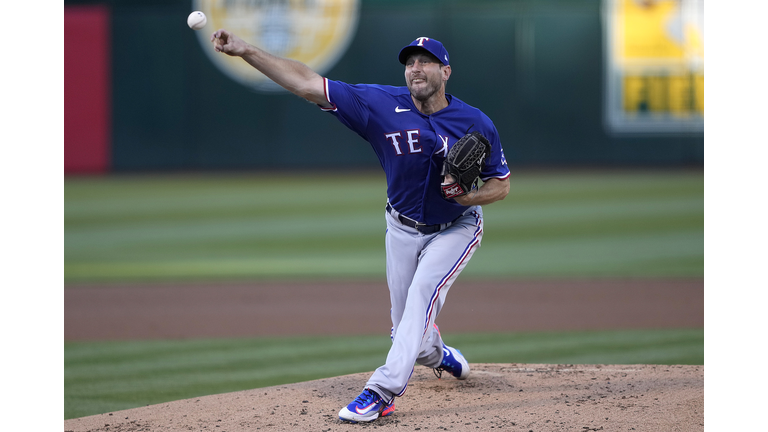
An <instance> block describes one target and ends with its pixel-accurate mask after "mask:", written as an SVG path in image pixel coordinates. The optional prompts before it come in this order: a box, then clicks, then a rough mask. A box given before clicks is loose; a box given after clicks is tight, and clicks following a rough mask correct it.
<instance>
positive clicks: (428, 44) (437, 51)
mask: <svg viewBox="0 0 768 432" xmlns="http://www.w3.org/2000/svg"><path fill="white" fill-rule="evenodd" d="M416 50H426V51H429V52H430V53H432V55H433V56H435V57H437V59H438V60H440V61H441V62H443V64H444V65H446V66H448V65H450V64H451V62H450V61H449V60H448V50H446V49H445V47H444V46H443V44H442V43H441V42H440V41H439V40H437V39H432V38H428V37H426V36H421V37H417V38H416V40H414V41H413V42H411V43H410V44H409V45H406V46H405V47H404V48H403V49H402V50H400V55H399V56H398V57H397V58H398V60H400V63H402V64H405V62H406V61H407V60H408V56H409V55H411V53H412V52H413V51H416Z"/></svg>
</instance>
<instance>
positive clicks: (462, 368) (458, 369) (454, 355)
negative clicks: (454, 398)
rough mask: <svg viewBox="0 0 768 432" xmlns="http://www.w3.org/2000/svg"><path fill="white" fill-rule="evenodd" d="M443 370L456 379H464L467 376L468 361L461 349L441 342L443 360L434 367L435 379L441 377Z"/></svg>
mask: <svg viewBox="0 0 768 432" xmlns="http://www.w3.org/2000/svg"><path fill="white" fill-rule="evenodd" d="M443 371H447V372H448V373H449V374H451V375H453V376H455V377H456V378H457V379H460V380H465V379H467V377H468V376H469V363H467V359H465V358H464V356H463V355H462V354H461V351H459V350H457V349H456V348H451V347H449V346H447V345H445V344H443V361H442V362H441V363H440V366H438V367H436V368H435V369H434V372H435V376H437V379H440V377H442V375H443Z"/></svg>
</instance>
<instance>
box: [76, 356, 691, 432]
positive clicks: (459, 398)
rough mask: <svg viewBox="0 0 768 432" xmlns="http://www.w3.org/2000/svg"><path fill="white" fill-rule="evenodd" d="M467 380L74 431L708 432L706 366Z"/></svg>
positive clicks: (82, 421)
mask: <svg viewBox="0 0 768 432" xmlns="http://www.w3.org/2000/svg"><path fill="white" fill-rule="evenodd" d="M471 367H472V373H471V375H470V376H469V379H467V380H466V381H458V380H456V379H454V378H453V377H448V378H445V377H444V378H443V379H442V380H438V379H437V378H435V377H434V376H433V374H432V370H431V369H428V368H424V367H421V366H417V367H416V370H415V371H414V374H413V377H412V379H411V381H410V385H409V387H408V391H407V392H406V394H405V395H404V396H403V397H401V398H398V399H397V400H396V402H395V406H396V410H395V413H394V414H393V415H392V416H390V417H384V418H380V419H378V420H376V421H374V422H373V423H367V424H363V423H361V424H349V423H344V422H341V421H340V420H339V419H338V416H337V414H338V412H339V409H341V408H342V407H343V406H344V405H346V404H347V403H349V402H350V401H351V400H352V399H353V398H354V397H355V396H357V395H358V394H359V393H360V391H361V390H362V387H363V386H364V385H365V382H366V380H367V379H368V377H369V376H370V373H360V374H353V375H345V376H341V377H335V378H328V379H322V380H316V381H308V382H304V383H299V384H291V385H281V386H275V387H267V388H262V389H255V390H248V391H241V392H235V393H226V394H220V395H212V396H205V397H199V398H193V399H186V400H180V401H176V402H170V403H164V404H159V405H152V406H146V407H142V408H135V409H130V410H125V411H118V412H113V413H107V414H100V415H95V416H90V417H82V418H77V419H71V420H66V421H64V430H65V431H73V432H79V431H105V432H106V431H110V432H126V431H215V432H240V431H254V430H269V431H324V432H327V431H355V430H359V429H360V428H364V429H368V428H376V429H385V430H387V429H392V430H408V431H413V430H421V431H425V432H429V431H436V430H440V431H489V430H492V429H494V430H495V429H501V430H509V431H526V432H528V431H535V432H539V431H599V430H605V431H631V430H635V431H678V432H688V431H703V430H704V366H658V365H533V364H471Z"/></svg>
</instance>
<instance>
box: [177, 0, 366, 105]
mask: <svg viewBox="0 0 768 432" xmlns="http://www.w3.org/2000/svg"><path fill="white" fill-rule="evenodd" d="M192 10H199V11H202V12H203V13H204V14H205V15H206V16H207V17H208V26H207V28H208V29H209V31H198V32H195V33H196V36H197V39H198V42H199V43H200V45H201V46H202V48H203V52H205V54H206V55H207V56H208V58H209V59H210V60H211V62H212V63H213V64H214V65H215V66H216V67H217V68H218V69H219V70H220V71H221V72H223V73H224V74H225V75H227V76H228V77H229V78H231V79H233V80H234V81H237V82H239V83H240V84H243V85H244V86H247V87H250V88H252V89H254V90H256V91H260V92H282V91H286V90H284V89H283V88H282V87H280V86H279V85H277V84H275V83H274V82H273V81H272V80H270V79H269V78H267V77H266V76H265V75H263V74H262V73H261V72H259V71H257V70H256V69H254V68H253V67H251V66H250V65H249V64H248V63H246V62H244V61H243V60H242V59H239V58H236V57H230V56H226V55H221V54H219V53H216V51H215V50H214V49H213V47H212V45H211V41H210V37H211V33H212V32H213V31H214V30H217V29H220V28H225V29H227V30H230V31H232V32H233V33H235V34H236V35H238V36H239V37H240V38H241V39H243V40H244V41H246V42H248V43H252V44H254V45H256V46H258V47H260V48H262V49H264V50H265V51H268V52H269V53H271V54H274V55H277V56H280V57H287V58H291V59H294V60H298V61H300V62H302V63H304V64H306V65H307V66H309V67H310V68H312V70H314V71H316V72H317V73H319V74H321V75H322V74H323V73H325V72H327V71H328V70H330V69H331V68H332V67H333V66H334V65H335V64H336V62H338V60H339V59H340V58H341V56H342V55H343V54H344V52H345V51H346V50H347V48H349V44H350V43H351V42H352V37H353V36H354V34H355V30H356V29H357V22H358V19H359V17H360V0H313V1H311V2H297V1H280V0H278V1H214V0H192Z"/></svg>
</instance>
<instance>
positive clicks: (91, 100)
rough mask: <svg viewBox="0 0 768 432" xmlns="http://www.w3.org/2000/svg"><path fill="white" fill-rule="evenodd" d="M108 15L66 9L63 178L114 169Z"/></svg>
mask: <svg viewBox="0 0 768 432" xmlns="http://www.w3.org/2000/svg"><path fill="white" fill-rule="evenodd" d="M110 45H111V41H110V28H109V9H108V8H107V7H106V6H103V5H89V6H68V7H65V8H64V173H65V174H74V173H103V172H107V171H108V170H109V168H110V163H109V159H110V145H111V134H112V131H111V117H112V108H111V106H112V101H111V100H110V99H111V98H110V94H111V90H112V83H111V77H110V75H111V74H110V49H111V47H110Z"/></svg>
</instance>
